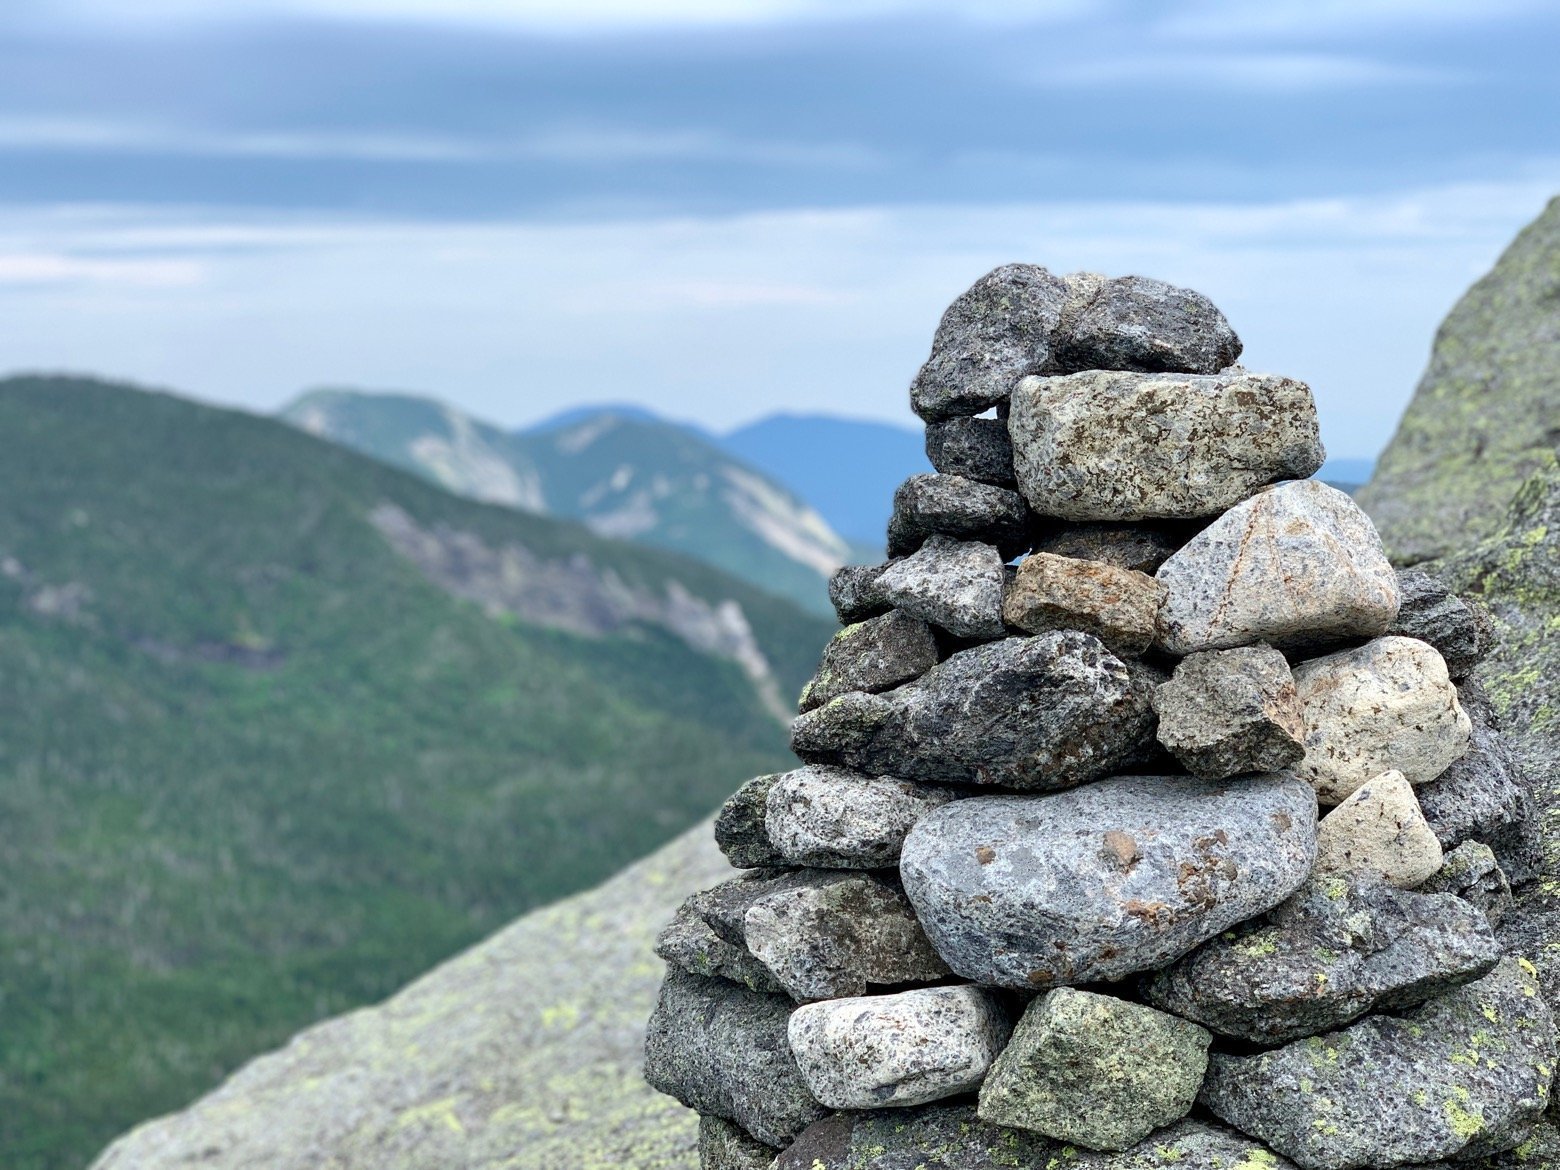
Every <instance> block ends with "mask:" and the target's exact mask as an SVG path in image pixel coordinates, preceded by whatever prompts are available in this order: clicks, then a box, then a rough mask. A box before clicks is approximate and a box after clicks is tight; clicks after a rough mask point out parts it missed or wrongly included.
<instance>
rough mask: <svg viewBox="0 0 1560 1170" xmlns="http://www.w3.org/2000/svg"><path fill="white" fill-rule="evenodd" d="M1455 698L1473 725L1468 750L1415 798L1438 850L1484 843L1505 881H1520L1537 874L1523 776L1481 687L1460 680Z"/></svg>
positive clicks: (1534, 828) (1532, 816)
mask: <svg viewBox="0 0 1560 1170" xmlns="http://www.w3.org/2000/svg"><path fill="white" fill-rule="evenodd" d="M1457 697H1458V701H1459V702H1460V703H1461V704H1462V709H1463V710H1464V711H1466V712H1467V713H1468V719H1469V721H1470V722H1471V724H1472V726H1473V731H1472V735H1471V737H1470V739H1469V743H1468V751H1467V753H1466V754H1465V755H1464V756H1463V757H1462V758H1461V759H1459V760H1456V761H1454V762H1453V763H1452V765H1451V766H1450V767H1448V768H1447V769H1446V771H1444V772H1442V773H1441V774H1440V775H1439V776H1437V777H1436V778H1435V779H1434V780H1431V781H1430V782H1429V783H1428V784H1421V785H1419V786H1418V787H1417V788H1416V789H1414V795H1415V796H1417V797H1418V798H1419V808H1420V811H1422V812H1423V813H1424V815H1425V820H1426V821H1427V822H1428V823H1429V825H1430V828H1431V830H1432V831H1433V832H1434V833H1435V835H1436V839H1437V840H1438V841H1440V842H1441V847H1442V848H1443V849H1452V848H1455V847H1456V846H1458V845H1461V844H1462V843H1463V842H1464V841H1483V842H1484V843H1485V844H1486V845H1488V846H1489V847H1490V848H1491V849H1493V850H1494V851H1495V857H1496V859H1497V860H1499V862H1500V866H1501V868H1502V869H1503V870H1505V871H1506V876H1507V877H1508V878H1510V879H1511V880H1512V881H1514V882H1525V881H1527V880H1529V879H1530V878H1532V877H1534V876H1535V875H1536V874H1537V872H1538V853H1539V841H1538V828H1539V821H1538V816H1537V813H1536V811H1535V809H1534V806H1533V796H1532V793H1531V791H1530V787H1529V784H1528V782H1527V778H1526V776H1525V775H1524V774H1523V772H1522V769H1521V767H1520V765H1518V764H1517V762H1516V760H1515V759H1513V757H1512V755H1511V752H1510V751H1509V750H1508V748H1507V746H1506V743H1505V742H1504V740H1503V737H1502V736H1501V734H1500V731H1499V728H1498V726H1497V724H1496V716H1495V712H1494V710H1493V708H1492V707H1491V705H1490V701H1489V696H1488V695H1486V694H1485V692H1484V689H1483V688H1482V687H1480V686H1479V685H1478V684H1477V683H1474V682H1472V681H1470V680H1464V682H1463V683H1462V684H1461V685H1460V686H1459V687H1458V688H1457Z"/></svg>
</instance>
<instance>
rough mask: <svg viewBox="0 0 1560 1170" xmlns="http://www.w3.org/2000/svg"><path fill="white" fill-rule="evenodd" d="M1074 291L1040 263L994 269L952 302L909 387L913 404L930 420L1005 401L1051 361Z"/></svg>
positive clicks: (956, 415)
mask: <svg viewBox="0 0 1560 1170" xmlns="http://www.w3.org/2000/svg"><path fill="white" fill-rule="evenodd" d="M1070 294H1071V290H1070V289H1069V288H1068V284H1067V282H1066V281H1065V280H1064V279H1062V278H1061V277H1060V276H1055V275H1053V274H1052V273H1050V272H1047V271H1046V270H1045V269H1044V268H1041V267H1039V266H1038V265H1035V264H1005V265H1003V266H1002V267H1001V268H997V269H994V270H993V271H991V272H988V273H987V274H986V275H985V276H983V277H981V278H980V279H979V280H977V281H976V282H975V283H974V284H973V285H971V286H970V288H969V289H968V290H966V291H965V292H964V293H962V294H961V295H960V296H959V298H958V299H957V300H955V301H954V302H953V304H951V305H949V306H948V310H947V312H945V313H944V314H943V317H942V321H941V322H940V323H939V324H938V326H937V333H936V335H935V336H934V337H933V339H932V354H931V357H929V358H928V359H927V361H926V364H925V365H923V366H922V367H921V369H920V371H919V372H918V373H917V374H916V376H915V380H914V381H913V382H912V383H911V385H910V406H911V408H912V409H913V410H914V411H915V412H916V414H918V415H920V416H921V417H922V418H923V419H926V420H927V421H928V422H935V421H937V420H938V419H945V418H955V417H958V416H960V415H975V414H980V413H981V412H983V411H985V410H987V409H988V408H990V407H992V406H995V405H996V404H997V403H999V402H1002V401H1003V400H1005V399H1006V398H1007V396H1008V394H1009V393H1011V391H1012V389H1013V385H1014V383H1016V382H1017V381H1018V380H1019V379H1020V378H1022V377H1023V376H1024V375H1025V374H1033V373H1037V372H1039V371H1040V370H1043V369H1045V368H1046V366H1047V364H1048V363H1049V362H1050V360H1051V342H1052V337H1053V334H1054V333H1055V331H1056V328H1057V326H1058V325H1059V324H1060V323H1061V320H1062V312H1063V310H1064V309H1065V308H1066V306H1067V302H1068V299H1069V296H1070Z"/></svg>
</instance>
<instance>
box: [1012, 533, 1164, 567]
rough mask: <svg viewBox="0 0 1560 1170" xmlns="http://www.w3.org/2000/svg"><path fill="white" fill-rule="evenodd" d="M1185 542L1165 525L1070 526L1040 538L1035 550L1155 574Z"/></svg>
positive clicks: (1036, 542)
mask: <svg viewBox="0 0 1560 1170" xmlns="http://www.w3.org/2000/svg"><path fill="white" fill-rule="evenodd" d="M1185 543H1186V541H1185V539H1183V538H1182V537H1181V536H1179V535H1177V534H1176V533H1175V532H1173V531H1171V530H1170V529H1169V528H1167V527H1166V526H1164V525H1157V524H1068V525H1065V526H1064V527H1062V528H1059V529H1057V530H1056V531H1054V532H1051V533H1048V534H1046V535H1044V536H1041V537H1040V538H1039V539H1037V540H1036V541H1035V551H1036V552H1048V553H1054V554H1056V555H1057V556H1059V557H1076V558H1077V559H1078V560H1081V561H1103V562H1104V563H1105V564H1107V565H1115V566H1116V567H1117V568H1118V569H1136V570H1137V571H1138V572H1139V573H1153V572H1157V571H1158V569H1159V566H1160V565H1162V564H1164V563H1165V561H1167V560H1168V559H1169V558H1170V557H1171V555H1172V554H1174V552H1175V551H1176V549H1178V548H1180V547H1181V546H1182V545H1183V544H1185Z"/></svg>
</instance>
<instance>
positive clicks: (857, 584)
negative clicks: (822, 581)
mask: <svg viewBox="0 0 1560 1170" xmlns="http://www.w3.org/2000/svg"><path fill="white" fill-rule="evenodd" d="M892 564H893V562H892V561H889V562H887V563H886V564H881V565H846V566H844V567H843V568H839V569H836V570H834V575H833V576H832V577H830V578H829V601H830V603H831V604H832V605H833V606H834V612H835V614H836V615H837V616H838V617H839V619H840V624H841V625H846V626H848V625H853V624H854V623H856V622H861V621H865V620H866V619H867V618H870V617H876V616H877V615H878V614H880V613H887V612H888V611H889V609H890V608H891V606H890V604H889V601H888V598H886V597H884V596H883V592H882V590H881V589H879V588H878V580H879V579H880V578H881V577H882V576H883V574H884V573H886V572H887V571H888V569H889V566H890V565H892Z"/></svg>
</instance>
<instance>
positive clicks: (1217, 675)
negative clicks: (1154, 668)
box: [1154, 646, 1305, 780]
mask: <svg viewBox="0 0 1560 1170" xmlns="http://www.w3.org/2000/svg"><path fill="white" fill-rule="evenodd" d="M1154 711H1155V712H1156V713H1157V714H1158V716H1159V742H1160V743H1162V744H1164V745H1165V747H1166V749H1167V750H1168V751H1169V752H1170V754H1171V755H1172V756H1174V757H1175V758H1176V760H1177V761H1179V762H1180V764H1181V766H1182V767H1183V768H1185V769H1186V770H1187V771H1188V772H1190V773H1192V775H1194V776H1201V777H1202V778H1203V779H1205V780H1218V779H1222V778H1223V777H1225V776H1239V775H1241V774H1242V773H1246V772H1281V771H1283V770H1285V769H1286V768H1290V767H1293V766H1294V765H1295V764H1298V763H1299V762H1300V761H1301V760H1302V759H1304V758H1305V743H1304V736H1305V720H1304V716H1303V714H1302V712H1301V709H1300V696H1299V694H1298V693H1297V692H1296V690H1295V680H1294V676H1293V675H1292V674H1290V672H1289V663H1288V661H1286V660H1285V658H1284V656H1283V655H1282V654H1280V653H1279V652H1278V651H1277V650H1275V649H1273V647H1271V646H1239V647H1236V648H1235V649H1232V650H1205V651H1203V652H1202V653H1200V654H1190V655H1188V656H1187V657H1185V658H1183V659H1182V660H1181V661H1180V663H1179V664H1177V666H1176V668H1175V673H1174V674H1173V675H1172V676H1171V677H1170V681H1169V682H1167V683H1165V684H1163V685H1162V686H1160V687H1158V688H1156V689H1155V691H1154Z"/></svg>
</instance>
